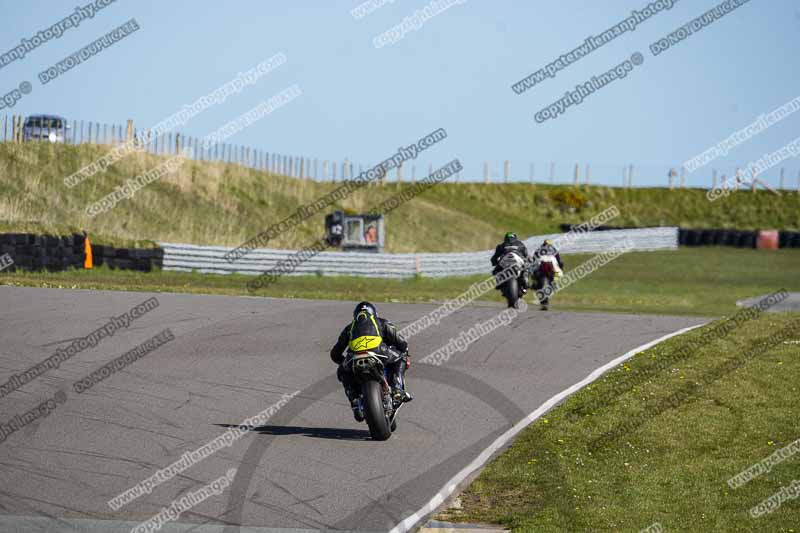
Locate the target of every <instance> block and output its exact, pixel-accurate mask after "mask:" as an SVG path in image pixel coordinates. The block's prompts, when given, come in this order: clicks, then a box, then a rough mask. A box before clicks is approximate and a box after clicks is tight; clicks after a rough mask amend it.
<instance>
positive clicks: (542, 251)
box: [532, 239, 564, 270]
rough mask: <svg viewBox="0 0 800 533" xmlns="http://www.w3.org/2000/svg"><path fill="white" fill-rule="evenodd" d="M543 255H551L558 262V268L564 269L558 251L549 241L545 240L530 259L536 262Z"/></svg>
mask: <svg viewBox="0 0 800 533" xmlns="http://www.w3.org/2000/svg"><path fill="white" fill-rule="evenodd" d="M543 255H552V256H553V257H555V258H556V261H557V262H558V268H560V269H562V270H563V269H564V261H562V260H561V254H559V253H558V250H557V249H556V247H555V246H554V245H553V241H552V240H550V239H545V240H544V242H543V243H542V244H541V245H540V246H539V248H537V249H536V251H535V252H533V256H532V259H533V260H536V259H539V258H540V257H542V256H543Z"/></svg>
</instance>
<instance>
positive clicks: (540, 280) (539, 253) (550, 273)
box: [531, 239, 564, 310]
mask: <svg viewBox="0 0 800 533" xmlns="http://www.w3.org/2000/svg"><path fill="white" fill-rule="evenodd" d="M544 256H550V257H553V258H554V259H555V260H556V263H557V265H558V268H557V269H556V268H554V267H552V266H551V265H550V264H542V263H541V262H540V264H539V266H538V267H537V268H536V270H535V271H534V277H535V278H536V287H535V289H536V290H537V291H540V290H542V289H543V288H544V284H545V281H548V282H550V285H551V286H552V285H553V282H554V280H555V278H556V275H561V274H562V273H563V272H562V271H563V269H564V261H562V260H561V254H559V253H558V250H557V249H556V247H555V246H554V245H553V241H551V240H550V239H545V240H544V242H543V243H542V244H541V246H539V248H538V249H537V250H536V251H535V252H534V253H533V255H532V256H531V260H532V262H533V263H534V264H535V263H536V262H537V261H539V260H540V259H541V258H542V257H544ZM549 301H550V298H548V297H547V296H546V295H545V296H544V298H542V300H541V302H540V303H541V305H542V309H544V310H546V309H547V305H548V303H549Z"/></svg>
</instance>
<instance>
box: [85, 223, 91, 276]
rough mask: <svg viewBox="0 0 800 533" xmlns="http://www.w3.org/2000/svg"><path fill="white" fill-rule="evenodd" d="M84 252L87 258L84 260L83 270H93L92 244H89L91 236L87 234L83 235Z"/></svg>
mask: <svg viewBox="0 0 800 533" xmlns="http://www.w3.org/2000/svg"><path fill="white" fill-rule="evenodd" d="M83 235H84V238H83V250H84V254H85V256H86V258H85V259H84V260H83V268H86V269H91V268H92V244H91V243H90V242H89V236H88V235H86V232H84V233H83Z"/></svg>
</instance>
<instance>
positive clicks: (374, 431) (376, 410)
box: [361, 380, 392, 440]
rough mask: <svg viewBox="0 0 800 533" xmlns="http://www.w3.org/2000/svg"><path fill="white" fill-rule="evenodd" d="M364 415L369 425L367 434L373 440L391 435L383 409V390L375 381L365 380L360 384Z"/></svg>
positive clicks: (384, 438) (383, 438)
mask: <svg viewBox="0 0 800 533" xmlns="http://www.w3.org/2000/svg"><path fill="white" fill-rule="evenodd" d="M361 387H362V393H363V395H364V396H363V398H364V415H365V418H366V419H367V426H369V435H370V437H372V438H373V439H375V440H386V439H388V438H389V437H391V436H392V430H391V428H390V427H389V420H388V419H387V418H386V412H385V411H384V410H383V390H382V387H381V384H380V383H378V382H377V381H372V380H369V381H366V382H365V383H364V384H363V385H362V386H361Z"/></svg>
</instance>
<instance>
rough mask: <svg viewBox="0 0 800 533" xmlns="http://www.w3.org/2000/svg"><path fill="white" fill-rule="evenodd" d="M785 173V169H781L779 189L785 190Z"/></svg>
mask: <svg viewBox="0 0 800 533" xmlns="http://www.w3.org/2000/svg"><path fill="white" fill-rule="evenodd" d="M785 173H786V169H785V168H781V186H780V188H781V189H785V188H786V187H785V186H784V185H785V181H784V180H785V179H786V174H785Z"/></svg>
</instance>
